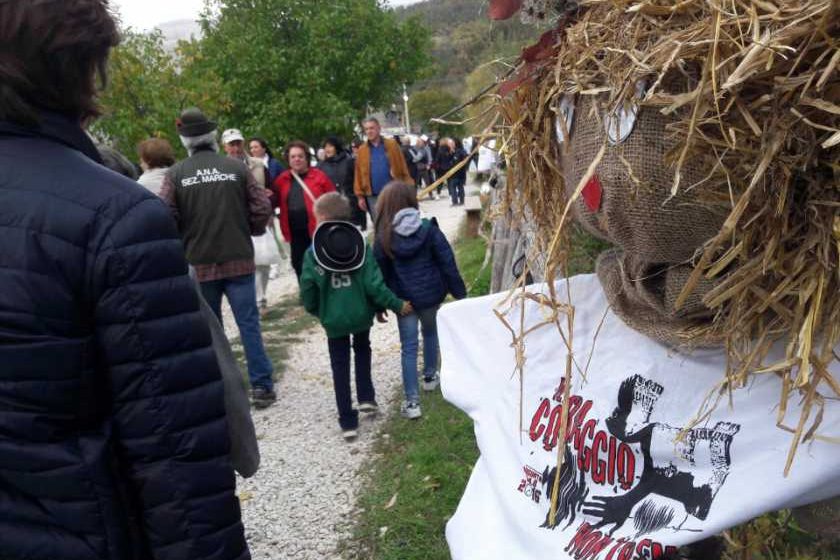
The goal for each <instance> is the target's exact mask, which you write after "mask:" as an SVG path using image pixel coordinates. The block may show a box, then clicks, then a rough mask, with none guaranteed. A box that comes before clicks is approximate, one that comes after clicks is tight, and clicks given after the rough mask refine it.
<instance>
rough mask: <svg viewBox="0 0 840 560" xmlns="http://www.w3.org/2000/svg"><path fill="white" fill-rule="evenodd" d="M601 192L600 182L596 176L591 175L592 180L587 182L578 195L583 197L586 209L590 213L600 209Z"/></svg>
mask: <svg viewBox="0 0 840 560" xmlns="http://www.w3.org/2000/svg"><path fill="white" fill-rule="evenodd" d="M602 192H603V189H602V188H601V180H600V179H599V178H598V176H597V175H593V176H592V178H591V179H589V182H588V183H586V186H585V187H583V191H582V192H581V193H580V194H581V195H583V202H584V204H586V207H587V208H588V209H589V211H590V212H597V211H598V210H600V209H601V194H602Z"/></svg>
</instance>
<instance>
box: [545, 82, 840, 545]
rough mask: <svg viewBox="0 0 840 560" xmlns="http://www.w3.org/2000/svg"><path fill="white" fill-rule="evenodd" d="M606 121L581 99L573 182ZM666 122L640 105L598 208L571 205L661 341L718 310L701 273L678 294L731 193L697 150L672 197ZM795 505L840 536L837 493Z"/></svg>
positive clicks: (620, 295) (625, 301)
mask: <svg viewBox="0 0 840 560" xmlns="http://www.w3.org/2000/svg"><path fill="white" fill-rule="evenodd" d="M603 121H604V111H603V109H601V108H599V107H598V100H597V99H594V98H591V97H588V98H587V97H584V98H582V99H579V100H578V103H577V107H576V112H575V120H574V122H573V123H572V130H571V138H570V142H569V145H568V146H566V147H565V148H566V149H565V150H563V152H562V155H561V163H562V166H563V170H564V173H565V179H566V184H567V188H568V189H569V190H571V189H574V188H575V187H576V186H577V184H578V182H579V181H580V179H581V178H582V177H583V175H584V174H585V173H586V170H587V169H588V168H589V165H590V164H591V162H592V161H593V160H594V158H595V156H596V154H597V153H598V151H599V150H600V148H601V146H602V145H603V144H604V142H605V134H606V133H605V130H604V124H603ZM669 122H670V121H669V119H668V118H667V117H665V116H663V115H662V114H661V113H660V112H658V111H657V110H656V109H654V108H649V107H642V108H641V109H640V110H639V112H638V115H637V119H636V123H635V127H634V130H633V132H632V133H631V134H630V135H629V136H628V137H627V139H626V140H625V141H624V142H622V143H619V144H617V145H609V144H608V147H607V150H606V152H605V155H604V157H603V159H602V160H601V162H600V164H599V165H598V167H597V170H596V174H597V177H598V180H599V182H600V184H601V189H602V193H601V203H600V207H599V208H597V209H591V208H589V207H587V205H586V203H585V202H584V200H582V199H578V200H577V201H576V202H575V204H574V206H573V208H574V215H575V218H576V219H577V221H578V222H579V223H580V224H582V226H583V227H584V228H585V229H586V230H587V231H589V232H590V233H592V234H593V235H595V236H597V237H600V238H602V239H604V240H606V241H609V242H610V243H612V244H613V245H615V248H614V249H612V250H610V251H607V252H605V253H603V254H602V255H600V257H599V259H598V262H597V266H596V271H597V274H598V279H599V280H600V282H601V285H602V286H603V288H604V292H605V293H606V296H607V299H608V300H609V302H610V305H611V307H612V309H613V311H614V312H615V313H616V315H617V316H618V317H619V318H621V319H622V320H623V321H624V322H625V323H626V324H628V325H629V326H630V327H631V328H633V329H635V330H637V331H639V332H641V333H643V334H645V335H647V336H650V337H651V338H653V339H655V340H658V341H660V342H663V343H665V344H669V345H671V346H681V345H682V343H683V340H682V339H681V338H680V337H679V334H680V333H681V332H685V331H686V330H688V329H690V328H691V327H694V326H700V325H702V324H703V323H704V322H707V321H708V320H710V319H711V313H712V312H711V310H710V309H708V308H707V307H706V306H705V305H704V304H703V301H702V299H703V295H704V294H705V293H708V291H709V290H711V289H712V288H713V287H714V283H713V282H710V281H707V280H705V279H703V280H701V281H700V283H699V284H698V285H697V287H696V288H695V290H694V291H693V293H692V294H691V295H690V297H689V298H688V300H687V301H686V302H685V303H684V305H683V306H682V307H681V309H680V310H679V311H677V310H676V309H675V305H674V304H675V301H676V298H677V297H678V296H679V294H680V293H681V291H682V289H683V287H684V286H685V282H686V281H687V280H688V277H689V275H690V274H691V272H692V270H693V266H692V262H691V259H692V258H693V257H694V256H695V255H696V253H697V251H698V249H700V248H701V247H702V246H703V244H704V243H705V242H706V241H707V240H708V239H710V238H711V237H712V236H714V235H715V234H717V233H718V231H719V230H720V228H721V226H722V224H723V221H724V220H725V218H726V215H727V214H728V209H727V207H726V201H725V200H723V201H722V202H720V199H716V198H715V193H714V189H715V187H714V186H712V185H708V184H706V183H703V179H704V178H705V177H706V175H708V173H709V170H708V169H706V168H704V167H702V166H701V165H700V162H699V161H697V160H696V159H695V160H691V159H690V160H689V161H688V162H687V164H686V166H685V167H684V168H683V182H682V187H681V189H680V190H679V192H678V193H677V195H676V196H674V197H673V198H671V197H670V195H671V192H670V191H671V185H672V184H673V180H674V169H673V167H672V166H670V165H668V163H667V161H668V159H669V158H668V156H669V155H670V153H671V151H672V150H673V149H674V147H675V145H676V140H675V139H674V137H673V136H672V135H671V134H669V131H668V130H667V125H668V123H669ZM622 158H623V159H624V161H622ZM625 162H627V163H625ZM631 170H632V172H631ZM631 173H632V176H631ZM634 177H635V179H637V180H638V183H637V182H636V180H634ZM688 187H692V188H688ZM793 514H794V517H795V519H796V520H797V522H798V523H799V525H800V526H801V527H802V528H803V529H804V530H806V531H808V532H809V533H811V534H813V535H815V536H817V537H819V538H821V539H824V540H826V541H828V542H831V543H835V544H840V498H833V499H831V500H826V501H823V502H819V503H816V504H810V505H808V506H803V507H801V508H797V509H794V510H793Z"/></svg>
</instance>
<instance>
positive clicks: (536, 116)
mask: <svg viewBox="0 0 840 560" xmlns="http://www.w3.org/2000/svg"><path fill="white" fill-rule="evenodd" d="M489 11H490V15H491V17H495V18H497V19H505V18H507V17H511V16H513V15H514V14H515V13H517V12H519V13H521V14H522V15H523V19H525V20H529V21H537V22H541V23H543V24H547V26H548V27H549V28H550V29H549V31H547V32H546V33H545V34H544V35H543V36H542V38H541V39H540V40H539V42H538V43H537V44H536V45H534V46H533V47H530V48H528V49H525V50H524V51H523V54H522V57H521V60H520V64H519V66H518V67H517V71H516V72H515V73H514V74H513V75H512V76H510V77H509V78H508V79H507V80H506V81H505V82H504V83H502V84H501V85H500V87H499V88H498V91H497V99H498V105H499V109H500V112H501V114H502V117H503V120H504V126H503V127H502V128H503V138H502V140H503V142H502V145H503V146H504V147H503V153H504V155H505V157H506V159H507V163H508V176H507V179H508V180H507V186H506V188H505V198H506V211H510V212H515V213H516V212H518V213H519V214H520V215H523V216H525V218H524V219H527V220H528V221H529V222H530V223H532V224H533V226H534V230H535V231H536V236H535V237H536V239H535V241H534V243H533V250H534V251H535V253H538V257H539V258H531V259H529V261H530V262H535V261H539V262H541V263H544V266H543V267H542V270H540V271H539V273H540V274H539V277H541V278H545V280H546V283H545V284H540V285H534V286H526V285H525V281H524V278H525V277H527V274H521V275H519V277H520V282H519V283H518V284H517V285H516V286H515V287H514V289H512V290H511V291H509V292H508V293H503V294H497V295H494V296H489V297H487V298H482V299H477V300H468V301H465V302H459V303H457V304H453V305H452V306H448V307H447V308H446V309H444V310H443V311H442V312H441V315H440V317H439V330H440V332H441V350H442V357H443V369H442V388H443V392H444V396H445V397H446V398H447V399H449V400H450V401H451V402H453V403H454V404H456V405H457V406H459V407H460V408H462V409H463V410H465V411H466V412H467V413H468V414H470V416H471V417H472V418H473V419H474V420H475V422H476V438H477V442H478V445H479V448H480V450H481V457H480V459H479V461H478V463H477V465H476V467H475V469H474V471H473V474H472V477H471V479H470V482H469V484H468V486H467V489H466V491H465V494H464V497H463V498H462V501H461V504H460V506H459V508H458V511H457V512H456V514H455V515H454V516H453V518H452V520H451V521H450V522H449V524H448V527H447V538H448V540H449V543H450V548H451V550H452V554H453V557H454V558H456V559H468V558H484V559H486V558H548V557H551V558H561V559H563V558H591V559H602V560H617V559H631V558H632V559H635V558H651V559H653V558H660V559H664V558H678V557H693V558H704V559H710V558H715V557H717V556H718V555H719V554H720V550H719V548H720V547H719V546H718V545H716V544H715V542H714V538H715V536H716V535H718V534H720V533H721V532H722V531H724V530H726V529H728V528H730V527H733V526H735V525H738V524H741V523H743V522H746V521H748V520H750V519H752V518H754V517H757V516H759V515H761V514H763V513H765V512H770V511H776V510H780V509H784V508H793V509H794V512H795V515H796V518H797V521H798V523H799V524H800V525H801V526H802V527H803V528H805V529H806V530H808V531H810V532H812V533H814V534H816V535H818V536H820V537H822V538H825V539H826V540H831V539H832V538H834V537H835V536H836V535H837V534H838V533H840V508H838V505H837V502H836V501H832V498H834V497H835V496H837V495H840V469H838V467H837V466H838V464H840V364H838V360H840V297H838V294H840V215H838V209H840V148H838V146H840V69H839V68H840V5H838V4H837V2H836V1H834V0H775V1H773V2H767V1H764V0H719V1H711V0H680V1H673V0H668V1H665V0H580V1H578V2H571V1H562V0H554V1H546V0H496V1H492V2H491V3H490V10H489ZM573 219H574V220H576V221H577V222H578V223H579V224H581V226H582V227H583V228H584V229H585V230H586V231H588V232H589V233H591V234H593V235H595V236H596V237H599V238H601V239H603V240H605V241H607V242H608V243H609V244H610V245H611V248H610V249H609V250H607V251H606V252H604V253H603V254H601V255H600V257H599V258H598V261H597V265H596V274H594V275H580V276H575V277H572V278H569V277H568V274H567V271H566V263H567V257H568V254H569V227H568V226H569V223H570V222H571V221H572V220H573ZM532 257H536V255H532ZM526 266H527V265H526ZM479 527H480V528H481V529H482V530H481V531H478V528H479ZM710 539H711V540H710ZM698 542H700V543H705V545H700V546H697V545H694V546H695V547H694V548H693V549H691V548H685V547H686V546H688V545H692V544H693V543H698ZM706 545H707V546H706ZM680 555H682V556H680Z"/></svg>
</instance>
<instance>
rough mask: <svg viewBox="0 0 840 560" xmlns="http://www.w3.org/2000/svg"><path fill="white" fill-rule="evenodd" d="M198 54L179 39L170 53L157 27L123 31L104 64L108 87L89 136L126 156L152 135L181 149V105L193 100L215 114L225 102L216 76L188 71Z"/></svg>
mask: <svg viewBox="0 0 840 560" xmlns="http://www.w3.org/2000/svg"><path fill="white" fill-rule="evenodd" d="M199 58H200V54H199V53H198V52H197V49H196V46H195V44H191V43H182V44H181V47H180V48H179V50H178V52H176V53H175V54H170V53H168V52H166V50H165V49H164V48H163V37H162V35H161V34H160V32H155V33H151V34H139V33H133V32H131V31H124V32H123V41H122V44H121V45H120V46H119V47H117V48H116V49H114V52H113V53H112V54H111V58H110V60H109V63H108V78H109V81H108V87H107V88H106V90H105V91H104V92H103V94H102V95H101V96H100V103H101V105H102V107H103V110H104V114H103V116H102V118H100V119H99V120H98V121H96V123H95V124H94V125H93V127H92V131H93V133H94V135H96V136H97V137H98V138H99V139H100V140H103V141H106V142H108V143H111V144H112V145H113V146H114V147H115V148H116V149H118V150H119V151H121V152H122V153H123V154H125V155H126V156H128V157H129V158H131V159H136V155H135V149H136V146H137V144H138V143H139V142H140V141H142V140H145V139H147V138H150V137H153V136H155V137H162V138H166V139H167V140H169V142H170V143H171V144H172V146H173V147H174V148H175V149H176V150H177V151H178V152H179V153H181V154H183V149H182V148H181V144H180V141H179V140H178V135H177V132H176V130H175V119H176V118H177V117H178V115H179V114H180V112H181V110H182V109H184V108H186V107H189V106H192V105H197V106H199V107H201V108H202V109H203V110H204V111H205V112H207V114H209V115H215V114H218V113H220V112H222V111H223V110H225V109H226V108H227V107H228V106H229V101H228V99H227V97H226V95H225V90H224V87H223V86H222V83H221V81H220V79H219V77H218V76H217V75H216V74H215V73H213V72H212V71H204V72H202V73H200V74H199V73H196V72H195V71H194V70H193V67H194V64H195V61H196V60H198V59H199Z"/></svg>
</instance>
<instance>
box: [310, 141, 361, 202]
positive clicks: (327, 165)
mask: <svg viewBox="0 0 840 560" xmlns="http://www.w3.org/2000/svg"><path fill="white" fill-rule="evenodd" d="M318 169H320V170H321V171H323V172H324V173H326V175H327V177H329V178H330V181H332V182H333V184H334V185H335V190H337V191H338V192H340V193H341V194H343V195H344V196H346V197H347V198H349V199H355V198H356V194H355V193H354V192H353V174H354V173H355V169H356V167H355V162H354V161H353V158H352V157H350V155H349V154H347V152H339V153H337V154H335V155H334V156H332V157H328V158H327V159H325V160H324V161H322V162H320V163H318Z"/></svg>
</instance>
